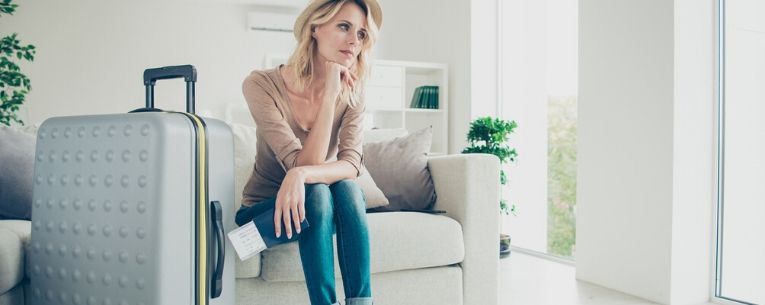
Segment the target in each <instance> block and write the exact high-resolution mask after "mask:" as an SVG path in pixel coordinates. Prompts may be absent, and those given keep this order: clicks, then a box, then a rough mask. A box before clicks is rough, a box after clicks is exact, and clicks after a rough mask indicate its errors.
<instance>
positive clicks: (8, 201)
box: [0, 126, 36, 219]
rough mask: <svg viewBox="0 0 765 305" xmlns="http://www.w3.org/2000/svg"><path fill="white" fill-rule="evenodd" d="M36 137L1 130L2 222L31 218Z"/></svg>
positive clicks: (3, 128)
mask: <svg viewBox="0 0 765 305" xmlns="http://www.w3.org/2000/svg"><path fill="white" fill-rule="evenodd" d="M35 140H36V138H35V136H34V135H31V134H27V133H23V132H20V131H17V130H14V129H12V128H9V127H5V126H3V127H0V143H2V145H0V173H2V174H0V219H30V218H31V217H32V179H33V177H32V176H34V164H35V163H34V161H35V159H34V158H35Z"/></svg>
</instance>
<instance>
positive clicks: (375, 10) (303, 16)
mask: <svg viewBox="0 0 765 305" xmlns="http://www.w3.org/2000/svg"><path fill="white" fill-rule="evenodd" d="M332 1H335V0H312V1H311V2H310V3H309V4H308V6H306V8H305V9H304V10H303V12H302V13H300V15H299V16H298V17H297V19H296V20H295V26H294V27H293V29H292V33H293V34H294V35H295V39H297V40H298V41H300V37H302V36H303V31H304V30H305V27H306V23H307V22H308V17H310V16H311V14H312V13H313V12H315V11H316V10H317V9H319V7H321V6H322V5H325V4H326V3H329V2H332ZM362 1H363V2H364V3H366V5H367V7H368V8H369V12H367V13H368V14H371V15H372V20H374V21H375V24H377V28H378V29H379V28H380V27H381V26H382V8H380V3H379V2H377V0H362Z"/></svg>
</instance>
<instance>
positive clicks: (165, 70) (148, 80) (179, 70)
mask: <svg viewBox="0 0 765 305" xmlns="http://www.w3.org/2000/svg"><path fill="white" fill-rule="evenodd" d="M181 77H182V78H183V80H184V81H186V112H188V113H194V83H196V81H197V69H196V68H194V66H192V65H183V66H168V67H161V68H152V69H146V70H144V71H143V84H144V86H146V109H147V110H149V111H151V109H154V84H156V83H157V81H158V80H160V79H171V78H181Z"/></svg>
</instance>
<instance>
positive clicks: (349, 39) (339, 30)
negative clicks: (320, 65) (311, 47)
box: [311, 2, 368, 67]
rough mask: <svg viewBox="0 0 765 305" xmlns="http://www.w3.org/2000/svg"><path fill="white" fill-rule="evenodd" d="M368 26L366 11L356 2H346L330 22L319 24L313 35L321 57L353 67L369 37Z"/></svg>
mask: <svg viewBox="0 0 765 305" xmlns="http://www.w3.org/2000/svg"><path fill="white" fill-rule="evenodd" d="M366 28H367V21H366V15H364V11H363V10H361V8H360V7H359V6H358V5H357V4H355V3H349V2H346V3H345V4H343V6H342V7H341V8H340V11H339V12H337V14H336V15H335V16H334V17H333V18H332V19H331V20H330V21H329V22H327V23H325V24H323V25H320V26H317V27H316V30H315V32H313V33H312V34H311V35H312V36H313V37H314V38H315V39H316V43H317V45H318V50H319V51H318V52H319V55H320V56H321V57H323V58H324V59H326V60H329V61H333V62H336V63H339V64H341V65H343V66H346V67H351V66H352V65H353V64H354V63H356V58H357V57H358V55H359V53H361V48H362V46H363V45H364V41H365V40H366V39H367V38H368V36H367V30H366Z"/></svg>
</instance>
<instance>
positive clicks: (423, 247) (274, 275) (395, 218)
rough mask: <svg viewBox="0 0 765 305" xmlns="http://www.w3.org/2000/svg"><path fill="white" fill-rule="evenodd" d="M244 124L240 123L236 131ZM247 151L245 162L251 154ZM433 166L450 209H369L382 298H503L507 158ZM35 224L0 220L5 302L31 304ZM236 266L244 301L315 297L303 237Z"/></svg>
mask: <svg viewBox="0 0 765 305" xmlns="http://www.w3.org/2000/svg"><path fill="white" fill-rule="evenodd" d="M241 130H242V129H238V128H234V132H235V135H236V133H238V132H241ZM240 151H241V150H237V153H240ZM240 157H243V156H237V158H238V159H237V162H241V160H247V158H240ZM428 166H429V168H430V171H431V174H432V176H433V181H434V184H435V188H436V193H437V195H438V200H437V202H436V205H435V209H439V210H445V211H447V213H446V214H443V215H433V214H425V213H412V212H391V213H371V214H368V223H369V230H370V232H369V233H370V250H371V259H372V261H371V271H372V294H373V297H374V299H375V304H378V305H406V304H433V305H436V304H438V305H449V304H454V305H459V304H465V305H494V304H497V294H498V287H497V284H498V267H499V256H498V253H499V244H498V242H497V236H499V208H498V204H497V202H498V201H499V198H498V196H499V194H498V187H499V161H498V160H497V158H496V157H494V156H491V155H446V156H434V157H430V158H429V161H428ZM237 176H238V177H237V178H236V179H237V185H242V181H241V180H242V179H243V178H242V177H241V176H242V175H237ZM230 212H231V213H230V214H229V215H233V213H234V211H230ZM30 230H31V228H30V223H29V222H28V221H19V220H0V305H7V304H19V305H21V304H24V299H25V298H24V290H25V288H26V287H27V286H28V280H26V279H25V278H26V277H25V276H24V274H25V272H24V253H25V250H24V249H25V247H26V245H27V244H28V242H29V235H30ZM335 261H336V265H335V269H336V270H335V274H336V276H337V277H338V278H337V288H336V289H337V293H338V294H337V295H338V300H340V301H341V302H343V300H344V299H345V297H344V296H343V288H342V280H341V279H340V271H339V268H338V266H337V258H335ZM235 268H236V277H237V279H236V287H235V288H236V290H237V291H236V296H237V297H236V299H237V304H239V305H250V304H252V305H255V304H264V305H265V304H268V305H280V304H284V305H287V304H289V305H297V304H309V303H308V295H307V291H306V288H305V282H304V279H303V272H302V267H301V262H300V257H299V253H298V246H297V243H289V244H284V245H280V246H277V247H274V248H273V249H269V250H266V251H264V252H262V253H261V254H259V255H258V256H256V257H254V258H251V259H249V260H247V261H244V262H242V261H239V260H237V262H236V266H235ZM224 289H225V287H224Z"/></svg>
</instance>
